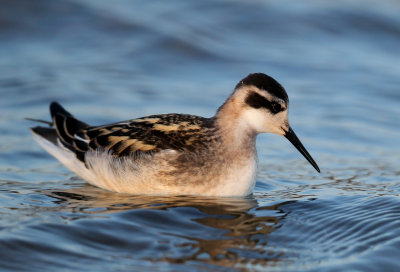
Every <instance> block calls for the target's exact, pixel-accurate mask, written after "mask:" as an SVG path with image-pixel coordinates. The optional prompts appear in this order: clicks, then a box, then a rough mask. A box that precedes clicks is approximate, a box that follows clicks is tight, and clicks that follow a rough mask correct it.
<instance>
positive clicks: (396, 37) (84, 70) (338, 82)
mask: <svg viewBox="0 0 400 272" xmlns="http://www.w3.org/2000/svg"><path fill="white" fill-rule="evenodd" d="M399 14H400V2H398V1H391V0H384V1H370V0H366V1H361V0H354V1H316V0H310V1H246V2H245V1H209V0H205V1H127V0H126V1H124V0H117V1H99V0H64V1H44V0H35V1H30V0H25V1H24V0H14V1H7V0H0V96H1V98H0V270H1V271H3V270H4V271H7V270H21V271H22V270H25V271H56V270H58V271H76V270H80V271H111V270H112V271H265V270H268V271H350V270H352V271H399V270H400V260H399V258H400V257H399V256H400V200H399V194H400V178H399V177H400V169H399V165H400V164H399V161H400V143H399V140H400V118H399V117H400V16H399ZM251 72H264V73H267V74H269V75H271V76H273V77H275V78H276V79H277V80H278V81H279V82H280V83H281V84H282V85H283V86H284V87H285V88H286V90H287V92H288V93H289V96H290V100H291V104H290V121H291V125H292V127H293V128H294V130H295V131H296V133H297V135H298V136H299V137H300V139H301V140H302V142H303V143H304V145H305V146H306V147H307V148H308V150H309V152H310V153H311V154H312V156H313V157H314V158H315V160H316V161H317V162H318V164H319V166H320V168H321V170H322V171H321V174H318V173H317V172H315V170H314V169H312V167H311V166H310V165H309V164H308V163H307V161H306V160H305V159H304V158H302V157H301V155H300V154H299V153H298V152H297V151H296V150H295V149H294V147H292V146H291V144H290V143H289V142H287V140H286V139H284V138H281V137H279V136H277V135H270V134H268V135H260V136H259V137H258V142H257V146H258V154H259V169H258V175H257V184H256V188H255V192H254V195H253V196H250V197H248V198H244V199H241V198H238V199H235V198H203V197H185V196H174V197H150V196H129V195H122V194H117V193H111V192H106V191H104V190H101V189H97V188H95V187H92V186H89V185H87V184H86V183H85V182H84V181H82V180H81V179H80V178H79V177H76V176H75V175H74V174H72V173H71V172H70V171H68V170H67V169H66V168H64V167H63V166H62V165H61V164H60V163H59V162H57V161H56V160H55V159H54V158H52V157H51V156H50V155H48V154H47V153H46V152H45V151H44V150H42V149H41V148H40V147H39V146H38V145H37V144H36V143H34V142H33V140H32V137H31V135H30V132H29V129H28V128H29V127H30V126H32V125H33V124H32V123H30V122H28V121H26V120H24V117H32V118H41V119H48V118H49V113H48V104H49V103H50V102H51V101H53V100H56V101H59V102H61V103H62V104H63V105H64V106H65V107H66V108H67V109H68V110H70V111H71V112H72V113H74V114H75V116H76V117H78V118H80V119H82V120H84V121H85V122H88V123H90V124H93V125H96V124H97V125H100V124H103V123H110V122H115V121H120V120H126V119H129V118H134V117H140V116H145V115H150V114H157V113H167V112H178V113H191V114H196V115H202V116H212V115H213V114H214V113H215V111H216V109H217V107H218V106H220V104H221V103H222V102H223V101H224V99H225V98H226V97H227V96H228V95H229V94H230V92H231V91H232V89H233V87H234V86H235V85H236V83H237V82H238V81H239V80H240V79H241V78H243V77H244V76H246V75H247V74H248V73H251Z"/></svg>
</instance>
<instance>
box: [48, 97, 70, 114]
mask: <svg viewBox="0 0 400 272" xmlns="http://www.w3.org/2000/svg"><path fill="white" fill-rule="evenodd" d="M50 114H51V118H54V116H55V115H61V116H64V117H72V114H70V113H69V112H68V111H66V110H65V109H64V108H63V107H62V106H61V105H60V104H59V103H58V102H55V101H53V102H51V104H50Z"/></svg>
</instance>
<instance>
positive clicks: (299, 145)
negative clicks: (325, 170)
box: [285, 128, 320, 173]
mask: <svg viewBox="0 0 400 272" xmlns="http://www.w3.org/2000/svg"><path fill="white" fill-rule="evenodd" d="M285 137H286V139H288V140H289V141H290V142H291V143H292V144H293V145H294V146H295V147H296V148H297V150H298V151H300V153H301V154H302V155H303V156H304V157H305V158H306V159H307V161H308V162H309V163H311V165H312V166H314V168H315V170H317V171H318V172H319V173H320V170H319V167H318V165H317V163H316V162H315V161H314V159H313V158H312V157H311V155H310V154H309V153H308V151H307V150H306V148H305V147H304V146H303V144H302V143H301V142H300V140H299V138H297V136H296V134H295V133H294V131H293V130H292V128H289V131H288V132H286V134H285Z"/></svg>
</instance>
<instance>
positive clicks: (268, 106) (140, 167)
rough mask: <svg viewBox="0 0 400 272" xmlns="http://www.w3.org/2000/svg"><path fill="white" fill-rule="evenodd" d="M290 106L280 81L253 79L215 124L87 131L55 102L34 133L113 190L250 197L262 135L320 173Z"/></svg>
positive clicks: (141, 122)
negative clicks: (279, 139)
mask: <svg viewBox="0 0 400 272" xmlns="http://www.w3.org/2000/svg"><path fill="white" fill-rule="evenodd" d="M288 104H289V98H288V95H287V93H286V91H285V89H284V88H283V87H282V86H281V85H280V84H279V83H278V82H277V81H276V80H275V79H273V78H272V77H270V76H268V75H266V74H263V73H254V74H249V75H248V76H247V77H245V78H244V79H242V80H240V82H239V83H238V84H237V85H236V87H235V88H234V91H233V93H232V94H231V95H230V96H229V97H228V99H227V100H226V101H225V102H224V103H223V104H222V106H221V107H220V108H219V109H218V110H217V112H216V114H215V115H214V116H213V117H211V118H205V117H200V116H194V115H187V114H176V113H171V114H161V115H151V116H146V117H141V118H137V119H132V120H128V121H123V122H119V123H113V124H108V125H103V126H90V125H88V124H86V123H84V122H82V121H80V120H78V119H77V118H75V117H74V116H73V115H72V114H70V113H69V112H68V111H66V110H65V109H64V108H63V107H62V106H61V105H60V104H58V103H57V102H53V103H51V104H50V114H51V118H52V121H51V122H47V121H42V122H45V123H48V125H49V127H43V126H37V127H33V128H31V130H32V132H33V135H34V138H35V140H36V141H37V142H38V143H39V144H40V145H41V146H42V147H43V148H44V149H45V150H46V151H47V152H49V153H50V154H51V155H53V156H54V157H55V158H57V159H58V160H59V161H60V162H61V163H62V164H64V165H65V166H66V167H67V168H69V169H70V170H71V171H73V172H74V173H76V174H77V175H78V176H80V177H82V178H83V179H84V180H86V181H87V182H88V183H90V184H92V185H95V186H98V187H101V188H103V189H106V190H109V191H115V192H120V193H130V194H149V195H168V194H169V195H207V196H246V195H249V194H251V193H252V192H253V189H254V185H255V173H256V168H257V160H258V159H257V152H256V137H257V135H258V134H260V133H275V134H278V135H282V136H284V137H286V138H287V139H288V140H289V141H290V142H291V143H292V144H293V145H294V146H295V147H296V148H297V149H298V150H299V151H300V153H301V154H302V155H303V156H304V157H305V158H306V159H307V160H308V161H309V162H310V163H311V165H312V166H313V167H314V168H315V169H316V170H317V171H318V172H320V170H319V168H318V165H317V164H316V162H315V161H314V160H313V158H312V157H311V155H310V154H309V153H308V152H307V150H306V149H305V148H304V146H303V145H302V143H301V142H300V140H299V139H298V138H297V136H296V134H295V133H294V131H293V130H292V128H291V127H290V125H289V122H288ZM36 121H40V120H36Z"/></svg>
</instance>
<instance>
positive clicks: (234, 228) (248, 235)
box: [43, 185, 287, 268]
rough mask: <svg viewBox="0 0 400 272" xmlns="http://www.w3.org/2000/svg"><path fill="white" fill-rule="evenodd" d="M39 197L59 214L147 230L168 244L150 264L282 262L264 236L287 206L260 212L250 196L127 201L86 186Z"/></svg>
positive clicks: (278, 223)
mask: <svg viewBox="0 0 400 272" xmlns="http://www.w3.org/2000/svg"><path fill="white" fill-rule="evenodd" d="M43 193H45V194H46V195H47V196H50V197H52V198H53V199H54V202H56V203H57V204H58V205H59V207H62V209H63V210H64V211H65V210H69V211H73V212H74V213H85V214H109V215H111V218H110V220H114V219H115V221H118V222H123V223H124V224H126V223H127V222H129V224H132V223H138V222H140V223H141V227H142V228H152V229H153V231H155V232H156V233H157V236H158V237H157V240H158V241H157V243H159V244H165V243H167V244H168V245H169V246H168V247H167V248H168V252H164V253H163V254H162V255H160V256H157V254H156V255H155V256H156V257H154V258H153V257H145V259H146V260H149V261H152V262H160V261H161V262H168V263H174V264H178V263H187V262H200V263H203V264H207V265H211V266H214V265H218V266H223V267H238V266H239V267H242V268H245V266H246V265H249V264H251V265H262V266H265V265H268V264H269V263H276V262H279V261H283V260H284V259H283V256H284V252H283V251H276V250H275V249H273V248H270V249H269V247H268V235H269V234H270V233H272V232H273V231H275V230H276V229H278V228H279V227H280V226H281V224H282V219H283V218H284V217H286V215H287V212H284V211H283V210H282V208H281V207H282V206H283V205H285V204H287V202H282V203H279V204H275V205H271V206H262V207H260V206H259V205H258V201H257V200H256V199H255V198H254V197H249V198H210V197H195V196H132V195H121V194H116V193H112V192H106V191H103V190H100V189H97V188H94V187H92V186H89V185H87V186H83V187H81V188H74V189H69V190H51V191H45V192H43ZM151 211H155V213H151ZM165 216H166V217H165ZM146 217H151V218H149V219H148V220H147V219H146ZM164 218H165V219H164ZM187 221H189V222H187ZM118 222H115V224H119V223H118ZM154 222H157V223H156V224H154ZM147 223H148V224H147ZM182 225H183V226H186V227H184V228H182ZM117 235H118V236H121V233H119V234H117ZM100 240H101V239H100ZM134 242H135V240H134V239H133V240H132V243H134ZM142 250H147V249H145V248H143V249H142ZM150 256H151V255H150Z"/></svg>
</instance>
